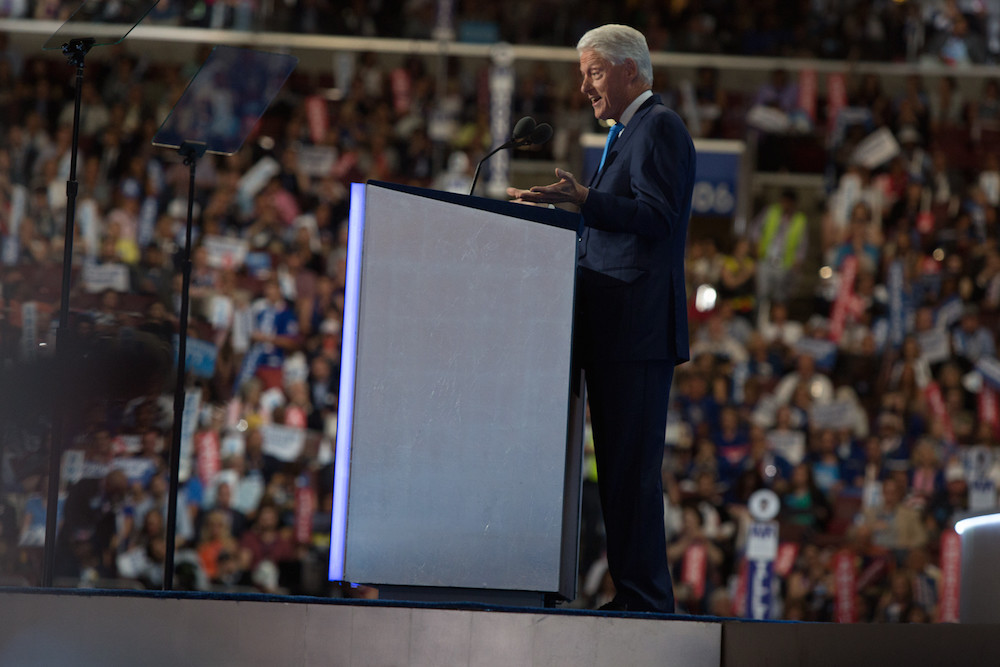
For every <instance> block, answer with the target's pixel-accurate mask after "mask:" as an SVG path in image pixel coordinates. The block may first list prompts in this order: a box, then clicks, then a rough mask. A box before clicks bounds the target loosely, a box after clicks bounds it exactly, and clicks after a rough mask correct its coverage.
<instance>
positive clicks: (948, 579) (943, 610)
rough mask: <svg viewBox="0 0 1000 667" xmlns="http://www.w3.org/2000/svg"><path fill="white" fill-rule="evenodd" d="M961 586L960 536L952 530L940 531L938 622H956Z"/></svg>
mask: <svg viewBox="0 0 1000 667" xmlns="http://www.w3.org/2000/svg"><path fill="white" fill-rule="evenodd" d="M961 587H962V538H961V537H960V536H959V534H958V533H956V532H955V531H954V530H946V531H944V532H943V533H941V602H940V605H939V607H938V619H937V620H938V622H939V623H958V620H959V618H958V617H959V600H960V591H961Z"/></svg>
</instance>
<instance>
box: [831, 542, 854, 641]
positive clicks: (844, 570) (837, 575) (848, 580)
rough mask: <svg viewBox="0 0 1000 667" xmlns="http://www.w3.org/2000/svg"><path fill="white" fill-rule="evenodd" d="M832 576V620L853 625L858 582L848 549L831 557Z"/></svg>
mask: <svg viewBox="0 0 1000 667" xmlns="http://www.w3.org/2000/svg"><path fill="white" fill-rule="evenodd" d="M833 575H834V588H833V620H834V621H835V622H837V623H854V621H855V620H856V617H857V609H856V607H855V591H856V590H857V581H858V580H857V571H856V570H855V568H854V554H853V553H851V551H850V550H849V549H841V550H840V551H838V552H837V553H836V555H835V556H834V557H833Z"/></svg>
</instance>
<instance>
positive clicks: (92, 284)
mask: <svg viewBox="0 0 1000 667" xmlns="http://www.w3.org/2000/svg"><path fill="white" fill-rule="evenodd" d="M83 289H85V290H87V291H88V292H90V293H91V294H96V293H97V292H103V291H104V290H106V289H109V290H113V291H115V292H127V291H128V290H129V275H128V267H127V266H125V265H124V264H93V263H90V262H88V263H86V264H84V265H83Z"/></svg>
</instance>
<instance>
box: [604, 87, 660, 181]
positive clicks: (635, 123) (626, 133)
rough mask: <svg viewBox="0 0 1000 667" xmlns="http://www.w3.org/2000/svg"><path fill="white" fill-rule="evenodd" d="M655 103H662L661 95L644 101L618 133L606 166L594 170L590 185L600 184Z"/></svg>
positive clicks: (609, 152)
mask: <svg viewBox="0 0 1000 667" xmlns="http://www.w3.org/2000/svg"><path fill="white" fill-rule="evenodd" d="M655 104H660V96H659V95H653V96H652V97H650V98H649V99H648V100H646V101H645V102H643V103H642V105H641V106H640V107H639V109H638V110H637V111H636V112H635V115H634V116H632V120H630V121H629V122H628V125H626V126H625V129H624V130H622V133H621V134H620V135H618V138H617V139H615V143H613V144H612V145H611V150H610V151H608V157H607V159H606V160H605V161H604V166H603V167H602V168H600V169H599V170H598V171H596V172H594V176H593V177H592V178H591V179H590V187H592V188H594V187H597V186H598V185H599V184H600V182H601V178H603V177H604V174H605V172H607V170H608V167H610V166H611V165H612V164H614V162H615V160H616V159H617V158H618V156H619V155H621V154H622V153H624V152H625V150H626V148H627V147H628V145H629V142H630V141H631V140H632V137H633V136H634V135H635V134H636V129H637V128H638V127H639V124H640V123H641V122H642V119H643V118H645V117H646V114H647V113H649V110H650V109H652V108H653V105H655Z"/></svg>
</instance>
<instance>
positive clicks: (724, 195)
mask: <svg viewBox="0 0 1000 667" xmlns="http://www.w3.org/2000/svg"><path fill="white" fill-rule="evenodd" d="M730 144H731V145H730ZM695 150H696V151H697V162H696V163H695V169H694V191H693V193H692V196H691V213H692V214H693V215H703V216H708V217H730V216H732V215H733V214H735V212H736V193H737V190H738V187H739V186H738V183H739V175H740V162H741V160H742V158H743V150H744V147H743V144H742V143H741V142H725V143H724V144H722V145H719V144H717V143H715V142H709V141H701V140H699V141H697V142H695Z"/></svg>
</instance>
